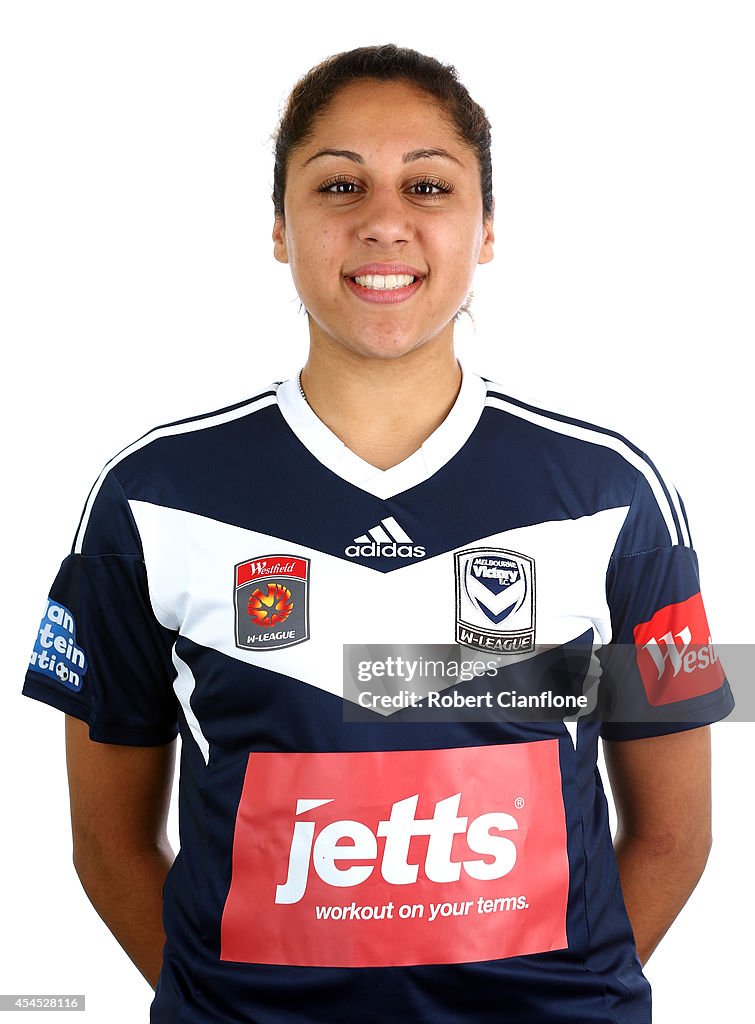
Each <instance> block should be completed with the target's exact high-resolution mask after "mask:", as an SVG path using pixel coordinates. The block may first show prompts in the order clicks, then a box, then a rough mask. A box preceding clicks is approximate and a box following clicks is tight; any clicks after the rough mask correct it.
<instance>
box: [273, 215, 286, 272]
mask: <svg viewBox="0 0 755 1024" xmlns="http://www.w3.org/2000/svg"><path fill="white" fill-rule="evenodd" d="M273 243H274V244H273V255H274V256H275V258H276V260H277V261H278V262H279V263H288V248H287V246H286V222H285V221H284V220H283V218H282V217H276V218H275V223H274V224H273Z"/></svg>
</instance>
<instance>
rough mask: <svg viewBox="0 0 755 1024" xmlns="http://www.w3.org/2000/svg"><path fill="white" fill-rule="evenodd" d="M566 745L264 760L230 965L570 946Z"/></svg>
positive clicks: (239, 884) (250, 795) (248, 780)
mask: <svg viewBox="0 0 755 1024" xmlns="http://www.w3.org/2000/svg"><path fill="white" fill-rule="evenodd" d="M568 888H569V864H568V859H567V853H566V824H565V813H564V803H563V796H562V792H561V771H560V763H559V746H558V740H556V739H552V740H540V741H537V742H532V743H514V744H509V745H506V746H485V747H462V748H456V749H447V750H397V751H369V752H350V753H252V754H250V755H249V759H248V763H247V771H246V777H245V780H244V787H243V791H242V794H241V800H240V803H239V809H238V814H237V818H236V830H235V837H234V845H233V868H232V877H231V885H230V889H229V892H228V897H227V900H226V904H225V909H224V912H223V920H222V926H221V959H222V960H234V961H240V962H243V963H265V964H290V965H299V966H310V967H329V966H333V967H389V966H397V965H407V964H440V963H464V962H472V961H478V960H492V959H498V958H501V957H511V956H520V955H523V954H527V953H540V952H545V951H548V950H555V949H564V948H565V947H566V944H567V942H566V905H567V897H568Z"/></svg>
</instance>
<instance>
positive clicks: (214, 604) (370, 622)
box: [129, 500, 628, 755]
mask: <svg viewBox="0 0 755 1024" xmlns="http://www.w3.org/2000/svg"><path fill="white" fill-rule="evenodd" d="M129 504H130V506H131V510H132V512H133V514H134V518H135V520H136V524H137V528H138V530H139V533H140V535H141V538H142V542H143V545H144V556H145V560H146V562H147V564H148V565H149V567H150V571H149V592H150V599H151V601H152V606H153V609H154V612H155V615H156V616H157V619H158V620H159V621H160V622H161V623H162V625H164V626H165V627H166V628H167V629H170V630H179V631H180V633H181V634H182V635H183V636H185V637H187V638H188V639H190V640H192V641H193V642H194V643H196V644H199V645H201V646H203V647H207V648H211V649H214V650H216V651H219V652H220V653H222V654H224V655H226V656H227V657H229V658H234V659H236V660H237V661H242V662H245V663H246V664H250V665H257V666H259V667H261V668H264V669H268V670H271V671H273V672H279V673H281V674H282V675H285V676H288V677H290V678H292V679H297V680H299V681H300V682H303V683H307V684H309V685H310V686H315V687H317V688H318V689H320V690H324V691H326V692H329V693H332V694H333V695H334V696H337V697H339V698H341V697H343V690H342V679H343V638H344V637H347V636H354V637H360V638H361V639H362V640H363V642H366V643H375V644H388V643H390V644H422V643H429V644H448V643H453V639H454V635H455V575H454V558H453V552H452V551H449V552H445V553H443V554H440V555H436V556H434V557H432V558H428V559H424V560H422V561H417V562H412V563H410V564H409V565H406V566H402V567H401V568H400V569H397V570H395V571H394V572H390V573H376V572H375V570H374V569H372V568H370V567H368V566H365V565H361V564H359V563H357V562H353V561H351V560H350V559H345V558H342V557H337V556H335V555H330V554H327V553H326V552H323V551H318V550H316V549H314V548H309V547H307V546H306V545H304V544H300V543H296V542H293V541H288V540H286V539H285V538H281V537H274V536H271V535H269V534H265V533H258V532H256V531H254V530H246V529H243V528H242V527H238V526H232V525H230V524H228V523H223V522H219V521H217V520H214V519H210V518H208V517H205V516H200V515H196V514H195V513H192V512H184V511H181V510H180V509H173V508H167V507H165V506H161V505H154V504H151V503H150V502H145V501H136V500H132V501H130V502H129ZM627 512H628V508H627V507H622V508H613V509H605V510H603V511H600V512H596V513H594V514H593V515H591V516H583V517H582V518H580V519H567V520H557V521H552V522H545V523H537V524H535V525H533V526H523V527H520V528H518V529H514V530H508V531H505V532H502V533H497V534H493V535H491V536H487V537H480V538H479V539H470V540H468V541H467V542H466V543H465V544H464V549H465V550H468V549H469V548H470V547H473V546H477V545H479V546H480V547H481V548H490V547H500V548H504V549H506V550H514V551H520V552H523V553H524V554H526V555H528V556H529V557H531V558H533V559H534V560H535V571H536V573H537V580H538V587H537V614H536V620H537V636H536V642H537V643H538V644H561V643H566V642H568V641H569V640H573V639H575V638H576V637H579V636H582V635H583V634H584V633H585V632H586V631H587V630H590V629H591V630H592V631H593V635H594V640H595V642H596V643H597V644H604V643H608V642H609V641H610V639H611V622H610V612H609V609H608V605H607V602H606V595H605V571H606V566H607V565H608V562H609V559H610V555H611V552H612V550H613V547H614V545H615V543H616V537H617V536H618V534H619V531H620V530H621V528H622V526H623V524H624V521H625V519H626V515H627ZM187 551H189V552H192V555H193V557H192V558H191V560H189V561H187V559H186V552H187ZM270 552H275V553H276V554H278V555H281V554H286V555H287V554H290V555H296V556H299V557H306V558H310V559H312V560H313V564H316V566H317V573H316V575H315V574H313V581H312V583H311V584H310V598H309V600H310V639H309V640H307V641H306V642H305V643H301V644H298V645H296V646H292V647H286V648H281V649H279V650H274V651H273V650H271V651H260V650H246V649H242V648H239V647H237V646H236V644H235V619H234V600H233V570H234V566H235V565H237V564H238V563H240V562H243V561H245V560H247V559H249V558H255V557H261V556H264V555H267V554H269V553H270ZM575 565H578V566H579V568H580V571H579V572H576V573H575V571H574V568H575ZM564 587H568V601H565V600H564ZM407 607H409V608H410V609H411V613H410V614H407V611H406V609H407ZM565 608H568V609H569V613H568V614H565V612H564V609H565ZM168 609H170V611H168ZM391 609H393V611H392V610H391ZM179 668H180V666H179ZM182 671H183V670H182ZM192 690H193V684H192V681H191V679H190V678H189V677H188V676H187V675H186V673H185V672H183V675H182V678H181V680H180V681H179V683H178V691H177V692H179V696H180V697H181V702H182V705H183V707H184V712H185V713H187V707H188V709H189V712H188V713H187V720H188V721H189V724H190V725H191V719H190V717H189V715H190V714H193V712H191V706H190V703H189V698H190V696H191V692H192ZM192 731H193V733H194V736H195V738H196V739H197V742H198V744H199V745H200V749H203V747H202V740H201V728H199V727H198V723H197V727H193V728H192ZM204 753H205V751H204V749H203V755H204Z"/></svg>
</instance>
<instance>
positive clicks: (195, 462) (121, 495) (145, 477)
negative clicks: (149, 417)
mask: <svg viewBox="0 0 755 1024" xmlns="http://www.w3.org/2000/svg"><path fill="white" fill-rule="evenodd" d="M278 384H279V382H274V383H271V384H270V385H268V386H267V387H265V388H262V389H260V390H259V391H257V392H255V394H253V395H252V396H251V397H250V398H247V399H244V400H243V401H241V402H237V403H236V404H234V405H230V406H225V407H223V408H220V409H214V410H212V411H210V412H205V413H201V414H199V415H195V416H188V417H186V418H185V419H180V420H174V421H173V422H170V423H163V424H161V425H160V426H157V427H153V428H152V429H151V430H148V431H147V432H146V433H145V434H142V435H141V437H138V438H137V439H136V440H135V441H132V442H131V443H130V444H128V445H126V447H125V448H122V449H121V451H119V452H118V453H117V454H116V455H114V456H113V457H112V458H111V459H110V460H109V461H108V462H107V463H106V464H105V466H104V467H103V469H102V471H101V472H100V474H99V476H98V477H97V479H96V480H95V482H94V485H93V486H92V489H91V491H90V492H89V495H88V497H87V500H86V503H85V506H84V510H83V513H82V517H81V521H80V523H79V529H78V531H77V535H76V540H75V542H74V551H76V550H80V549H81V545H82V543H83V538H84V536H85V534H87V533H89V534H91V532H92V522H93V520H103V519H109V520H112V519H113V518H115V517H117V516H118V515H121V514H122V511H121V509H122V508H125V507H126V506H128V505H129V504H131V503H133V502H134V501H149V502H154V503H156V504H167V505H171V504H173V503H174V502H176V501H178V502H180V500H181V498H180V496H181V494H182V493H184V492H185V488H186V485H187V484H188V483H189V482H190V484H191V487H192V490H195V491H196V489H197V488H200V489H201V488H202V486H203V483H202V478H203V477H204V476H206V475H208V474H210V473H211V472H212V469H213V467H214V466H216V465H217V463H218V461H219V460H222V459H223V458H226V459H234V458H235V459H237V460H240V459H241V458H242V456H241V454H240V453H241V452H242V451H243V450H248V449H250V448H253V446H254V437H255V435H256V433H258V434H259V435H260V436H264V435H265V434H266V433H268V427H267V424H266V422H262V421H268V420H269V410H270V408H271V407H272V406H275V405H276V401H277V398H276V396H277V388H278ZM266 411H267V412H268V415H267V416H266V415H265V413H266ZM250 435H251V436H250ZM242 446H243V447H242Z"/></svg>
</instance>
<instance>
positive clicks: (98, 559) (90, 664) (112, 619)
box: [22, 471, 178, 746]
mask: <svg viewBox="0 0 755 1024" xmlns="http://www.w3.org/2000/svg"><path fill="white" fill-rule="evenodd" d="M174 643H175V634H174V633H173V632H172V631H170V630H168V629H166V628H165V627H164V626H163V625H162V624H161V623H160V622H159V621H158V619H157V618H156V616H155V613H154V611H153V609H152V605H151V602H150V597H149V587H148V580H147V568H146V566H145V563H144V557H143V551H142V546H141V541H140V538H139V533H138V530H137V527H136V523H135V521H134V518H133V516H132V514H131V510H130V508H129V505H128V502H127V500H126V498H125V495H124V494H123V490H122V488H121V486H120V484H119V483H118V480H117V479H116V477H115V476H114V475H113V472H112V471H110V472H109V473H108V474H106V475H105V477H104V479H103V480H102V481H101V482H98V484H96V485H95V488H94V489H93V492H92V494H91V495H90V498H89V501H88V502H87V507H86V509H85V511H84V515H83V517H82V522H81V524H80V526H79V530H78V533H77V535H76V539H75V541H74V546H73V550H72V552H71V554H69V555H68V556H67V557H66V558H65V559H64V560H63V563H62V565H61V567H60V571H59V572H58V574H57V576H56V578H55V580H54V582H53V584H52V587H51V588H50V593H49V596H48V598H47V602H46V605H45V610H44V614H43V616H42V621H41V623H40V626H39V629H38V631H37V635H36V639H35V642H34V649H33V651H32V653H31V657H30V660H29V669H28V672H27V674H26V679H25V681H24V684H23V691H22V692H23V693H24V694H25V695H26V696H28V697H33V698H34V699H36V700H40V701H43V702H44V703H46V704H49V705H51V706H52V707H55V708H58V709H59V710H60V711H63V712H65V713H66V714H69V715H73V716H74V717H75V718H79V719H81V720H82V721H85V722H87V723H88V724H89V735H90V737H91V739H93V740H97V741H99V742H103V743H120V744H127V745H131V746H156V745H159V744H163V743H169V742H170V741H171V740H172V739H174V738H175V736H176V734H177V731H178V718H177V703H178V702H177V699H176V696H175V694H174V692H173V680H174V679H175V676H176V671H175V669H174V666H173V661H172V648H173V644H174Z"/></svg>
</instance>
